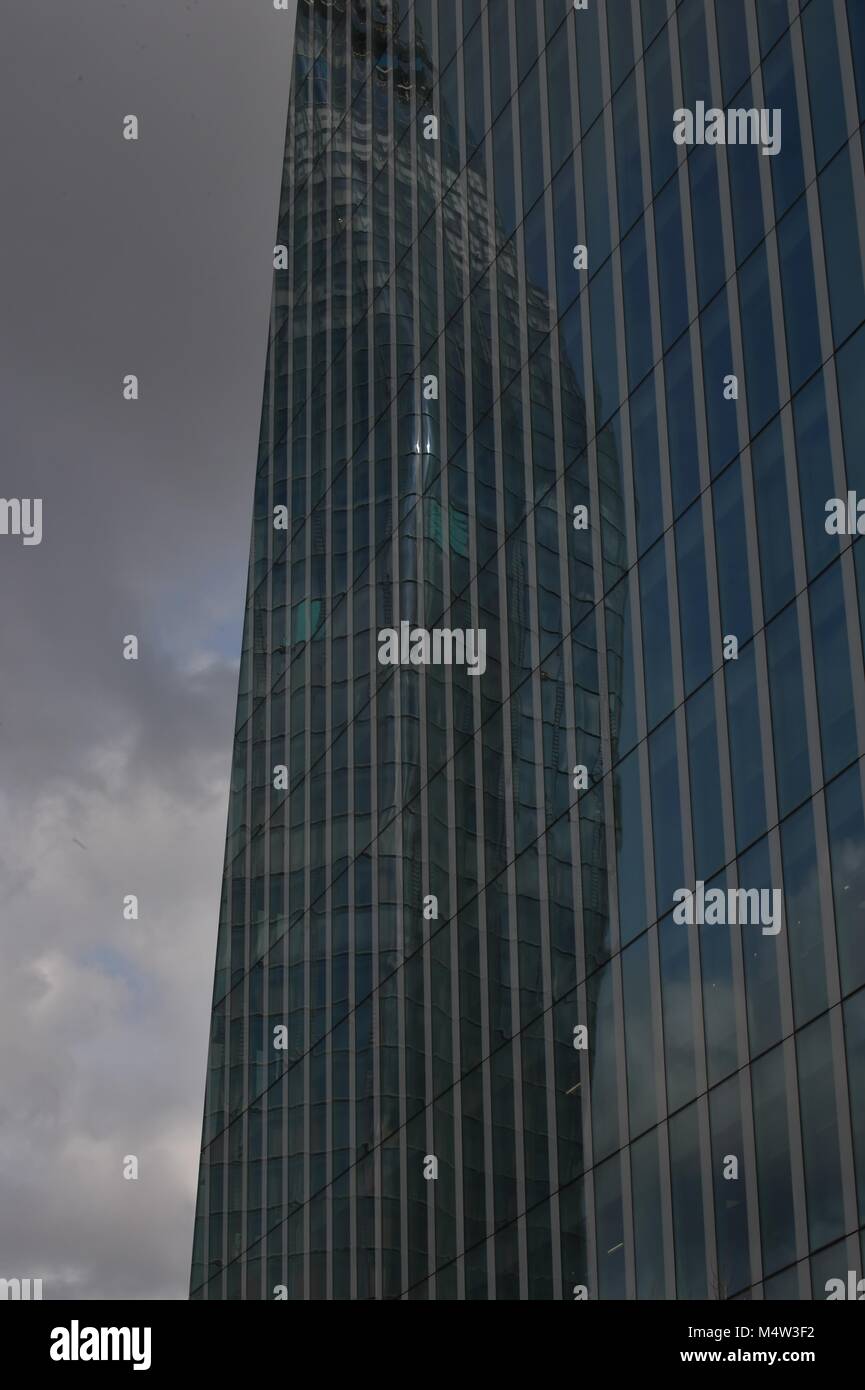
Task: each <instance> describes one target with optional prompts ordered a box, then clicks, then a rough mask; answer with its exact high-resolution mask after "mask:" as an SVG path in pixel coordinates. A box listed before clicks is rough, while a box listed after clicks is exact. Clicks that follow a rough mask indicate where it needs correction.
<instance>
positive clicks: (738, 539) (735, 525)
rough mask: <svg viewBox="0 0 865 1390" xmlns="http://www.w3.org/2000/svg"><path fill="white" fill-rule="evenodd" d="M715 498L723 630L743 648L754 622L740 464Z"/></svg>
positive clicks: (729, 472)
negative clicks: (745, 559)
mask: <svg viewBox="0 0 865 1390" xmlns="http://www.w3.org/2000/svg"><path fill="white" fill-rule="evenodd" d="M712 496H713V501H714V508H715V554H716V556H717V563H718V593H719V597H720V600H721V627H722V629H723V632H724V633H725V634H732V635H733V636H734V637H738V639H739V643H740V645H741V643H742V642H744V641H745V640H746V639H747V638H748V637H750V636H751V632H752V626H751V621H752V620H751V591H750V588H749V585H748V567H747V565H743V564H742V556H743V555H747V553H748V550H747V541H746V537H745V519H744V513H743V510H742V480H741V477H740V473H739V465H738V463H737V464H735V465H734V466H733V467H732V468H729V469H728V470H727V472H726V473H724V474H723V476H722V477H720V478H719V479H718V480H717V482H716V483H715V485H714V487H713V489H712Z"/></svg>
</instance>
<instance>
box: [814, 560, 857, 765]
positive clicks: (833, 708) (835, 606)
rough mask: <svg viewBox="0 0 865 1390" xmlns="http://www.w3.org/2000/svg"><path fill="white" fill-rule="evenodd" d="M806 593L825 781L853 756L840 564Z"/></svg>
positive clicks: (848, 665) (854, 726) (853, 746)
mask: <svg viewBox="0 0 865 1390" xmlns="http://www.w3.org/2000/svg"><path fill="white" fill-rule="evenodd" d="M809 593H810V598H811V631H812V633H813V638H814V667H815V671H816V675H817V696H818V709H819V713H820V732H821V735H822V742H823V774H824V777H825V778H826V780H827V781H828V779H829V778H830V777H834V775H835V773H836V772H839V771H840V770H841V768H842V767H846V765H847V764H848V763H849V762H852V760H853V758H855V756H856V720H855V718H854V714H853V688H852V684H851V680H850V656H849V651H848V647H847V629H846V617H845V608H844V592H843V587H842V582H841V566H840V564H838V563H837V562H836V563H835V564H834V565H832V567H831V569H828V570H827V571H826V573H825V574H821V575H820V577H819V578H818V579H815V581H814V583H813V584H812V585H811V588H810V591H809Z"/></svg>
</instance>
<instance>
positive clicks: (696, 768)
mask: <svg viewBox="0 0 865 1390" xmlns="http://www.w3.org/2000/svg"><path fill="white" fill-rule="evenodd" d="M685 713H686V715H687V722H688V762H689V763H690V768H691V820H692V822H693V829H694V868H695V870H696V876H697V878H702V879H708V878H710V877H711V875H712V874H714V873H715V872H716V870H718V869H720V867H721V866H722V864H723V863H724V858H725V855H724V820H723V816H722V813H721V807H722V805H723V801H722V797H721V770H720V764H719V761H718V730H717V726H716V723H715V687H714V683H708V684H706V685H704V686H703V687H702V689H700V690H698V691H697V692H696V694H694V695H692V696H691V699H690V700H689V701H688V703H687V705H686V707H685Z"/></svg>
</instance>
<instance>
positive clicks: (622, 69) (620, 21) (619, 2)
mask: <svg viewBox="0 0 865 1390" xmlns="http://www.w3.org/2000/svg"><path fill="white" fill-rule="evenodd" d="M604 12H605V14H606V18H607V42H608V44H609V48H610V83H611V86H612V90H613V91H615V90H616V88H617V87H618V86H619V84H620V83H621V82H622V81H623V80H624V78H625V77H626V76H627V74H628V73H629V72H630V71H631V68H632V67H633V66H634V20H633V6H632V4H631V0H607V3H606V4H605V6H604Z"/></svg>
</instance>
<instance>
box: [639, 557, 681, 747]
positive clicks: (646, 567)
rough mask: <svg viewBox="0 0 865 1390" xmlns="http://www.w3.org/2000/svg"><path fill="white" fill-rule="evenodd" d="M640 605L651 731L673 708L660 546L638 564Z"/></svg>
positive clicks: (667, 607)
mask: <svg viewBox="0 0 865 1390" xmlns="http://www.w3.org/2000/svg"><path fill="white" fill-rule="evenodd" d="M640 604H641V608H642V620H643V663H644V665H645V669H646V714H647V717H648V720H649V728H650V729H652V728H654V726H655V725H656V724H657V723H658V722H659V720H661V719H663V718H664V717H665V715H667V714H669V712H670V710H671V709H672V707H673V667H672V661H671V658H670V606H669V601H668V598H667V570H666V563H665V557H664V542H663V541H659V542H658V544H657V545H655V546H653V548H652V549H651V550H650V551H649V552H648V553H647V554H646V555H644V556H643V558H642V560H641V561H640Z"/></svg>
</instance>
